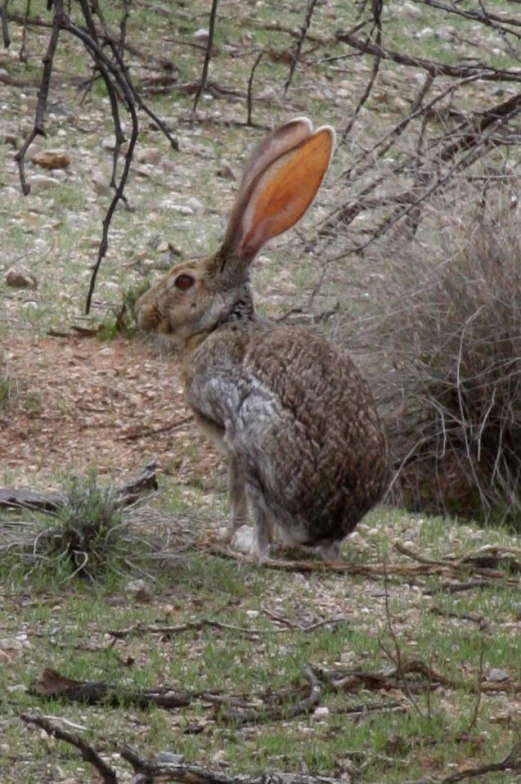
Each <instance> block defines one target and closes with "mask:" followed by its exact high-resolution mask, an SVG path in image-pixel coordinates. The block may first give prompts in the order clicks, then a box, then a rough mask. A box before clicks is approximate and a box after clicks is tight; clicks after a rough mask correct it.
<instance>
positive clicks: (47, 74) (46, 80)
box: [6, 0, 65, 196]
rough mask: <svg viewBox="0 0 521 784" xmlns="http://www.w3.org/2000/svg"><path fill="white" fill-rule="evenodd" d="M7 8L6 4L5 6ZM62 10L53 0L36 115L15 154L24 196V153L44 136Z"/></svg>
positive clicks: (60, 3) (59, 0)
mask: <svg viewBox="0 0 521 784" xmlns="http://www.w3.org/2000/svg"><path fill="white" fill-rule="evenodd" d="M6 8H7V6H6ZM64 16H65V15H64V11H63V0H56V2H55V9H54V17H53V21H52V29H51V37H50V39H49V44H48V46H47V51H46V53H45V56H44V58H43V61H42V62H43V72H42V80H41V83H40V89H39V91H38V103H37V104H36V115H35V119H34V126H33V129H32V130H31V131H30V133H29V134H28V135H27V138H26V139H25V141H24V143H23V145H22V147H21V148H20V150H19V151H18V152H17V153H16V155H15V158H14V159H15V161H16V162H17V164H18V171H19V174H20V183H21V186H22V193H23V194H24V196H28V195H29V193H30V192H31V188H30V186H29V185H27V182H26V180H25V155H26V153H27V150H28V149H29V147H30V146H31V144H32V143H33V141H34V139H35V138H36V137H37V136H46V133H45V125H44V117H45V110H46V107H47V99H48V97H49V88H50V85H51V74H52V67H53V63H54V57H55V54H56V47H57V46H58V39H59V37H60V29H61V28H62V26H63V20H64Z"/></svg>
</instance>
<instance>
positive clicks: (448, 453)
mask: <svg viewBox="0 0 521 784" xmlns="http://www.w3.org/2000/svg"><path fill="white" fill-rule="evenodd" d="M440 238H441V239H440ZM436 242H437V244H438V247H439V246H440V244H441V242H443V237H442V236H441V235H439V237H438V238H437V240H436ZM445 244H446V246H447V247H445V248H444V249H441V251H442V252H439V256H438V258H433V256H432V254H431V253H430V252H429V251H427V250H425V249H418V250H417V251H415V252H414V253H413V254H411V253H410V252H409V253H408V254H406V255H401V256H398V255H397V256H396V258H392V259H389V258H388V261H389V262H390V271H389V276H387V275H386V276H385V278H386V279H385V283H384V284H383V286H382V291H381V292H380V294H379V299H378V303H379V304H378V303H377V307H379V308H381V312H380V313H379V316H378V318H377V319H375V322H374V323H373V327H372V330H371V332H372V341H373V346H374V345H379V346H380V348H381V350H382V366H383V367H384V368H385V371H384V372H381V373H380V374H379V375H378V377H377V381H376V384H377V394H378V397H379V398H380V402H381V404H382V405H383V409H384V411H386V412H387V414H388V427H389V438H390V447H391V453H392V457H393V463H394V468H395V469H396V475H395V478H394V481H393V483H392V486H391V491H390V497H391V499H392V500H393V501H394V502H396V503H397V504H400V505H403V506H405V507H407V508H409V509H413V510H422V511H429V512H436V513H449V514H455V515H458V516H463V517H477V518H478V519H484V520H487V521H491V522H494V523H497V522H498V521H506V522H508V523H509V524H511V525H514V526H515V527H519V521H520V520H521V515H520V512H521V489H518V488H519V487H520V484H519V479H520V475H521V236H520V232H519V225H518V223H517V222H516V220H515V216H514V215H512V213H508V214H506V215H505V214H504V215H503V216H501V217H500V218H497V219H496V220H493V221H490V222H486V221H485V220H484V219H483V218H481V219H480V220H479V221H474V222H473V223H472V224H470V225H467V227H466V228H462V225H461V222H456V221H453V222H452V228H451V229H450V230H449V232H448V237H446V238H445ZM366 337H367V335H366ZM374 341H377V342H376V343H375V342H374Z"/></svg>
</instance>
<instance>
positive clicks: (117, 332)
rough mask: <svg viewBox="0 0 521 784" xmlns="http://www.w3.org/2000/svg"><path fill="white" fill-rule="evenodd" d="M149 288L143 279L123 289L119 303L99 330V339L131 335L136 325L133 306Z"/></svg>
mask: <svg viewBox="0 0 521 784" xmlns="http://www.w3.org/2000/svg"><path fill="white" fill-rule="evenodd" d="M149 288H150V282H149V281H148V280H147V281H143V282H140V283H139V284H136V285H135V286H131V287H130V288H127V289H124V290H123V295H122V300H121V304H120V305H119V306H118V307H117V308H114V310H113V317H112V318H111V319H110V320H109V321H106V322H104V323H103V324H102V325H101V327H100V330H99V336H100V339H101V340H114V339H115V338H117V337H121V336H123V337H132V336H133V335H134V334H135V333H136V331H137V326H136V322H135V320H134V306H135V304H136V302H137V301H138V299H139V298H140V297H141V295H142V294H144V293H145V291H147V290H148V289H149Z"/></svg>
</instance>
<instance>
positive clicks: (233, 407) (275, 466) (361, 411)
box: [187, 323, 387, 545]
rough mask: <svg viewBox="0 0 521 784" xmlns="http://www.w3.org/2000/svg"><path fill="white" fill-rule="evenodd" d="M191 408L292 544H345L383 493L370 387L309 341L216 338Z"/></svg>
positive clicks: (329, 349)
mask: <svg viewBox="0 0 521 784" xmlns="http://www.w3.org/2000/svg"><path fill="white" fill-rule="evenodd" d="M252 333H254V334H252ZM187 398H188V402H189V404H190V405H191V406H192V408H193V409H194V411H195V412H196V414H198V415H199V418H200V419H201V420H203V421H204V422H206V424H207V425H210V426H213V427H214V428H215V429H216V431H217V432H220V433H221V436H222V440H223V446H224V448H225V450H226V451H227V452H228V453H229V454H231V455H233V456H235V457H237V458H239V460H240V463H241V465H242V467H243V469H244V472H245V476H246V482H247V485H248V486H249V488H250V490H251V491H253V492H256V494H257V496H258V497H259V498H261V499H262V502H263V504H264V506H265V509H266V511H267V512H268V514H269V515H270V516H271V517H272V518H273V519H274V520H275V522H277V523H278V524H279V525H280V527H281V528H282V529H283V531H284V532H285V533H286V536H287V538H289V539H291V540H293V541H295V542H298V543H301V544H308V545H315V544H322V543H326V544H327V543H328V542H331V541H336V540H338V539H340V538H343V537H344V536H345V535H347V534H348V533H349V532H350V531H351V530H353V528H354V527H355V526H356V524H357V523H358V521H359V520H360V519H361V518H362V517H363V515H364V514H365V513H366V512H367V511H368V510H369V509H370V508H371V507H372V506H373V505H374V504H375V503H376V502H377V501H378V500H379V499H380V497H381V495H382V493H383V491H384V488H385V482H386V475H387V448H386V439H385V434H384V431H383V427H382V424H381V422H380V419H379V417H378V414H377V412H376V409H375V406H374V402H373V399H372V395H371V393H370V390H369V387H368V385H367V383H366V382H365V381H364V379H363V378H362V377H361V375H360V374H359V372H358V370H357V368H356V366H355V365H354V363H353V362H352V360H351V359H350V358H349V356H348V355H346V354H345V353H344V352H342V351H341V350H340V349H339V348H338V347H336V346H335V345H333V344H331V343H329V342H328V341H327V340H325V339H324V338H322V337H321V336H319V335H317V334H315V333H313V332H309V331H307V330H303V329H298V328H295V327H277V326H275V327H272V328H269V327H266V328H264V329H259V326H258V324H251V323H250V325H248V326H247V327H244V326H240V325H238V326H233V325H231V326H230V327H228V328H226V329H221V330H218V331H217V332H216V333H215V334H214V335H213V336H211V337H210V338H208V339H207V340H206V341H205V343H204V345H203V346H201V347H200V349H199V350H197V351H196V352H195V354H194V355H193V356H192V360H191V363H190V367H189V369H188V373H187Z"/></svg>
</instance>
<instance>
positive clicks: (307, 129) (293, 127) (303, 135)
mask: <svg viewBox="0 0 521 784" xmlns="http://www.w3.org/2000/svg"><path fill="white" fill-rule="evenodd" d="M312 130H313V126H312V125H311V121H310V120H308V118H307V117H296V118H295V119H294V120H290V122H288V123H286V124H285V125H281V126H280V128H275V130H274V131H272V132H271V133H270V135H269V136H268V137H267V138H266V139H264V141H262V142H261V143H260V144H258V145H257V147H256V148H255V149H254V151H253V153H252V155H251V158H250V159H249V161H248V163H247V164H246V166H245V168H244V171H243V173H242V179H241V186H240V188H239V194H242V193H244V192H245V191H246V190H247V188H248V187H249V185H251V183H252V182H253V180H254V179H255V177H257V176H258V175H259V174H260V173H261V171H262V170H263V169H265V168H266V167H267V166H268V164H270V163H271V162H272V161H274V160H275V159H276V158H279V157H280V156H281V155H283V154H284V153H285V152H288V150H292V149H294V148H295V147H297V145H299V144H300V142H303V141H304V139H307V138H308V136H311V132H312ZM237 201H240V198H238V199H237Z"/></svg>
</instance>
